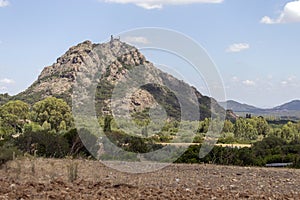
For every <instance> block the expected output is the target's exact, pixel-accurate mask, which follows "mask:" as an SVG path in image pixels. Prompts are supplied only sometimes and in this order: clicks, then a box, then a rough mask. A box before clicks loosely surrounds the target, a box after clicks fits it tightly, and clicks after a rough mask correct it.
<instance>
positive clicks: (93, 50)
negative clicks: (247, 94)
mask: <svg viewBox="0 0 300 200" xmlns="http://www.w3.org/2000/svg"><path fill="white" fill-rule="evenodd" d="M132 70H133V71H134V70H136V71H138V70H140V72H137V73H139V74H138V75H136V76H138V79H139V80H138V81H144V82H145V83H147V82H149V83H148V84H144V85H142V86H141V87H140V88H138V90H136V91H135V92H133V94H132V95H131V96H130V97H129V98H130V101H129V102H128V104H126V99H125V97H121V98H120V100H119V101H116V102H115V103H116V104H118V106H119V107H118V109H120V110H122V109H124V110H126V109H129V111H130V112H135V113H138V114H139V115H142V114H143V113H144V114H145V111H147V110H149V108H150V107H151V106H153V105H154V104H157V103H158V104H159V105H161V106H162V107H163V108H164V109H165V110H166V114H167V115H168V116H169V117H171V118H179V117H180V116H182V118H183V119H187V120H194V118H195V116H197V114H198V117H199V113H196V114H195V111H196V110H197V109H195V106H196V108H197V107H198V108H199V109H200V118H201V119H204V118H206V117H210V116H211V114H212V115H216V114H217V113H218V114H219V113H221V114H222V115H224V114H225V110H224V109H223V108H222V107H221V106H220V105H219V104H218V103H217V101H216V100H214V99H213V98H210V97H207V96H203V95H202V94H201V93H200V92H199V91H197V90H196V89H195V88H194V87H191V86H189V85H188V84H186V83H185V82H183V81H180V80H178V79H176V78H175V77H173V76H171V75H169V74H167V73H165V72H162V71H161V70H159V69H158V68H156V67H155V66H154V65H153V64H152V63H151V62H150V61H148V60H147V59H146V58H145V57H144V55H142V54H141V53H140V52H139V51H138V49H137V48H135V47H133V46H130V45H128V44H126V43H124V42H121V41H120V40H118V39H113V40H111V41H110V42H108V43H103V44H93V43H92V42H90V41H85V42H83V43H80V44H78V45H76V46H74V47H71V48H70V49H69V50H68V51H67V52H66V53H65V54H64V55H62V56H61V57H59V58H58V59H57V60H56V62H55V63H54V64H53V65H51V66H48V67H45V68H44V69H43V71H42V72H41V74H40V75H39V77H38V79H37V80H36V81H35V82H34V83H33V84H32V85H31V86H30V87H29V88H28V89H26V90H25V91H24V92H21V93H20V94H18V95H16V96H13V97H11V98H9V99H19V100H23V101H25V102H28V103H30V104H34V103H35V102H37V101H40V100H42V99H44V98H46V97H48V96H55V97H58V98H62V99H64V100H65V101H67V102H68V103H69V104H70V105H71V106H72V105H73V104H72V98H73V99H74V98H76V99H77V100H78V101H81V103H84V100H85V99H87V98H90V96H91V95H94V96H92V97H95V98H94V100H95V107H96V110H97V115H103V114H108V113H111V112H112V110H111V109H112V108H111V98H112V96H113V91H114V88H115V87H116V86H118V87H121V86H122V87H123V86H124V87H125V85H126V84H125V83H126V80H130V79H133V78H136V77H131V76H132ZM97 73H98V74H99V73H100V74H101V76H99V78H97V79H96V82H97V87H96V93H93V91H89V89H88V88H89V86H91V87H92V86H93V84H95V80H94V79H93V77H95V74H97ZM75 85H76V90H77V93H76V92H75V93H74V86H75ZM120 85H121V86H120ZM169 88H171V90H172V91H171V90H170V89H169ZM124 90H126V89H124ZM78 91H80V92H78ZM120 91H121V92H119V93H122V90H120ZM174 91H175V92H174ZM122 94H123V93H122ZM124 94H125V93H124ZM5 100H7V99H5ZM77 103H78V104H80V102H77ZM182 104H184V105H186V106H184V109H181V108H182V107H181V106H182ZM229 116H230V118H231V119H233V118H234V117H235V115H234V113H232V112H231V113H230V115H229ZM198 119H199V118H198Z"/></svg>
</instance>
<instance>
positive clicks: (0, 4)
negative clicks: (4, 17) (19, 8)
mask: <svg viewBox="0 0 300 200" xmlns="http://www.w3.org/2000/svg"><path fill="white" fill-rule="evenodd" d="M8 5H9V1H7V0H0V8H3V7H6V6H8Z"/></svg>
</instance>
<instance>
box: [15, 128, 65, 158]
mask: <svg viewBox="0 0 300 200" xmlns="http://www.w3.org/2000/svg"><path fill="white" fill-rule="evenodd" d="M15 144H16V146H17V147H18V148H19V149H20V150H22V151H24V152H27V153H29V154H35V153H36V155H38V156H45V157H51V158H63V157H65V156H66V155H67V154H68V152H69V145H68V142H67V140H66V139H65V138H63V137H62V136H60V135H57V134H50V133H49V132H47V131H44V130H43V131H37V132H28V133H24V134H22V135H21V136H20V137H19V138H17V139H16V141H15Z"/></svg>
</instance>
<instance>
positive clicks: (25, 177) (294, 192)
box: [0, 159, 300, 200]
mask: <svg viewBox="0 0 300 200" xmlns="http://www.w3.org/2000/svg"><path fill="white" fill-rule="evenodd" d="M76 166H78V172H76ZM74 170H75V171H74ZM71 172H73V173H71ZM76 175H77V176H78V177H76ZM75 178H76V179H75ZM72 179H75V180H73V181H72ZM299 188H300V170H295V169H263V168H248V167H231V166H215V165H175V164H174V165H170V166H168V167H166V168H164V169H163V170H160V171H156V172H152V173H146V174H128V173H122V172H118V171H116V170H113V169H110V168H107V167H105V166H104V165H103V164H101V163H100V162H97V161H85V160H68V159H65V160H54V159H31V160H30V159H22V160H15V161H13V162H10V163H8V164H7V165H5V166H2V169H1V170H0V200H2V199H9V200H11V199H20V200H21V199H30V200H32V199H72V200H73V199H76V200H77V199H89V200H90V199H135V200H139V199H178V200H179V199H226V200H227V199H300V190H299Z"/></svg>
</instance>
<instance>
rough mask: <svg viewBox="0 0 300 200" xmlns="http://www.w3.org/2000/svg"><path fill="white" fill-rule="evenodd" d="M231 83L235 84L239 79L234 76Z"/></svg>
mask: <svg viewBox="0 0 300 200" xmlns="http://www.w3.org/2000/svg"><path fill="white" fill-rule="evenodd" d="M231 81H232V82H234V83H237V82H239V81H240V79H239V78H238V77H236V76H234V77H232V78H231Z"/></svg>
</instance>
